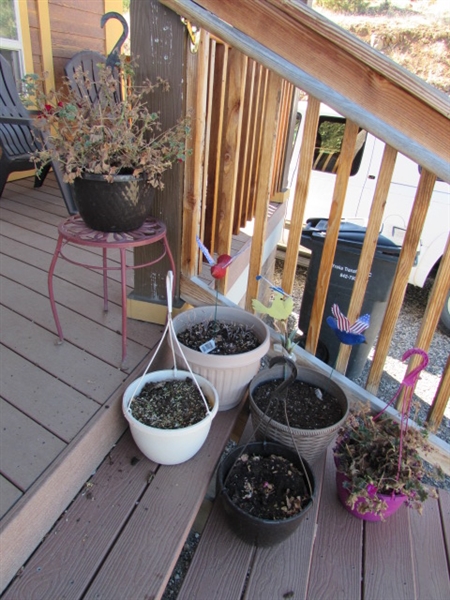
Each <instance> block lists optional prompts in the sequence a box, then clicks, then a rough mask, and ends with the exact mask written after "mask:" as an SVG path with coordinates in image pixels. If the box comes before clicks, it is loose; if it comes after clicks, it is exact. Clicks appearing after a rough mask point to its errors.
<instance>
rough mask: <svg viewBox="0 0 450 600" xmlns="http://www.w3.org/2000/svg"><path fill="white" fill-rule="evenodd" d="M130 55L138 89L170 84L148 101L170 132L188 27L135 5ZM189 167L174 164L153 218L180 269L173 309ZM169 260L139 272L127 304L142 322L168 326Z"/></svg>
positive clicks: (152, 2)
mask: <svg viewBox="0 0 450 600" xmlns="http://www.w3.org/2000/svg"><path fill="white" fill-rule="evenodd" d="M130 33H131V52H132V55H133V56H134V57H136V58H137V61H138V69H137V84H139V82H142V81H143V80H144V79H146V78H148V79H150V80H151V81H152V82H153V81H156V79H157V77H158V76H160V77H162V78H163V79H166V80H168V81H169V84H170V91H169V92H160V91H159V90H158V91H156V92H155V93H153V94H151V95H150V97H149V105H150V107H151V109H152V110H154V111H158V112H159V113H160V120H161V123H162V128H163V129H167V128H169V127H171V126H173V125H175V123H176V122H177V121H178V119H180V118H181V117H182V116H183V114H184V111H185V107H184V106H183V99H184V98H185V64H184V61H185V48H186V36H187V33H186V28H185V26H184V25H183V23H182V22H181V19H180V17H179V16H178V15H177V14H176V13H174V12H173V11H172V10H170V9H168V8H166V7H165V6H163V5H162V4H160V3H159V2H158V1H157V0H147V1H146V2H131V8H130ZM183 177H184V165H183V164H175V165H173V167H172V169H169V170H168V171H166V172H165V173H164V175H163V181H164V190H162V191H160V190H156V193H155V200H154V210H153V216H155V217H156V218H158V219H160V220H162V221H164V222H165V224H166V226H167V231H168V240H169V244H170V247H171V250H172V254H173V256H174V259H175V265H176V270H177V278H176V279H177V283H176V297H175V302H174V307H176V306H177V305H178V304H180V300H179V296H178V290H179V273H180V266H181V232H182V213H183ZM159 254H160V248H153V246H148V247H146V248H143V249H140V248H139V249H136V250H135V254H134V257H135V263H143V262H149V261H150V260H153V259H154V258H156V257H157V256H158V255H159ZM168 268H169V264H168V262H167V261H166V260H162V261H161V262H159V263H157V264H155V265H153V266H151V267H148V268H143V269H139V270H137V271H135V277H134V291H133V293H132V294H131V296H130V299H129V300H128V305H127V306H128V316H130V317H132V318H136V319H140V320H143V321H151V322H156V323H163V322H164V321H165V318H166V312H167V311H166V274H167V270H168Z"/></svg>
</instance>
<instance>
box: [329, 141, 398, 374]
mask: <svg viewBox="0 0 450 600" xmlns="http://www.w3.org/2000/svg"><path fill="white" fill-rule="evenodd" d="M396 158H397V151H396V150H394V148H392V146H386V147H385V150H384V154H383V159H382V162H381V167H380V174H379V176H378V183H377V187H376V189H375V194H374V197H373V202H372V207H371V209H370V216H369V223H368V226H367V230H366V234H365V236H364V244H363V247H362V250H361V257H360V259H359V263H358V270H357V272H356V278H355V283H354V285H353V292H352V297H351V300H350V306H349V307H348V311H347V317H348V319H349V320H350V323H354V322H355V321H356V319H357V318H358V317H359V316H360V315H361V308H362V305H363V302H364V296H365V294H366V289H367V284H368V283H369V277H370V269H371V267H372V263H373V258H374V256H375V252H376V249H377V244H378V236H379V232H380V229H381V224H382V221H383V213H384V207H385V206H386V200H387V196H388V193H389V186H390V185H391V179H392V174H393V173H394V166H395V160H396ZM351 350H352V346H348V345H346V344H341V346H340V349H339V355H338V357H337V360H336V369H337V370H338V371H339V372H340V373H344V374H345V371H346V370H347V365H348V361H349V359H350V353H351Z"/></svg>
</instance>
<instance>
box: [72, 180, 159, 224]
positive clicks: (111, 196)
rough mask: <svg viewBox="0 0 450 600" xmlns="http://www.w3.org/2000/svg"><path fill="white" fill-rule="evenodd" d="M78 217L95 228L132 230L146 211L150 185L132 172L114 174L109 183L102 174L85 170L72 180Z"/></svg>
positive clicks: (149, 203) (151, 196)
mask: <svg viewBox="0 0 450 600" xmlns="http://www.w3.org/2000/svg"><path fill="white" fill-rule="evenodd" d="M73 190H74V197H75V203H76V205H77V208H78V211H79V213H80V216H81V218H82V219H83V221H84V222H85V223H86V225H87V226H88V227H90V228H91V229H95V230H97V231H132V230H133V229H138V228H139V227H140V226H141V225H142V224H143V223H144V221H145V219H146V218H147V217H148V216H149V215H150V212H151V209H152V201H153V197H154V191H155V190H154V188H153V187H152V186H151V185H149V184H148V183H146V182H145V181H144V179H142V178H137V177H133V176H132V175H115V176H114V182H113V183H109V182H108V181H106V180H105V179H104V177H103V175H94V174H91V173H85V174H84V176H83V177H77V178H76V179H75V181H74V183H73Z"/></svg>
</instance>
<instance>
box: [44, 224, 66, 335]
mask: <svg viewBox="0 0 450 600" xmlns="http://www.w3.org/2000/svg"><path fill="white" fill-rule="evenodd" d="M62 243H63V236H62V235H61V234H60V235H59V236H58V242H57V244H56V248H55V253H54V255H53V258H52V262H51V264H50V269H49V271H48V295H49V297H50V306H51V308H52V313H53V319H54V320H55V325H56V330H57V332H58V336H59V343H60V344H62V342H63V341H64V336H63V332H62V327H61V323H60V320H59V316H58V311H57V310H56V302H55V294H54V290H53V274H54V272H55V267H56V262H57V260H58V258H59V254H60V252H61V247H62Z"/></svg>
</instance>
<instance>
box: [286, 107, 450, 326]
mask: <svg viewBox="0 0 450 600" xmlns="http://www.w3.org/2000/svg"><path fill="white" fill-rule="evenodd" d="M305 111H306V102H299V104H298V121H299V130H298V135H297V138H296V142H295V148H294V154H293V160H292V165H291V171H290V182H289V183H290V189H291V190H292V189H294V188H295V180H296V176H297V167H298V157H299V148H300V143H301V136H302V133H303V123H304V116H305ZM344 127H345V118H344V117H342V116H341V115H339V114H338V113H336V112H334V111H333V109H331V108H329V107H328V106H326V105H323V104H322V105H321V110H320V117H319V127H318V131H317V137H316V150H315V153H314V163H313V172H312V174H311V181H310V188H309V194H308V201H307V205H306V210H305V221H306V220H307V219H309V218H316V217H321V218H328V215H329V212H330V207H331V200H332V196H333V190H334V185H335V180H336V177H335V170H336V159H337V158H338V156H339V152H340V144H341V142H342V136H343V132H344ZM384 146H385V144H384V142H382V141H381V140H378V139H377V138H375V137H374V136H373V135H371V134H370V133H367V132H366V131H364V130H361V131H360V133H359V134H358V141H357V146H356V154H355V158H354V160H353V165H352V170H351V176H350V179H349V184H348V190H347V196H346V200H345V206H344V212H343V219H346V220H350V221H353V222H356V223H358V224H360V225H366V224H367V219H368V216H369V212H370V207H371V203H372V199H373V194H374V191H375V186H376V184H377V178H378V173H379V170H380V165H381V159H382V156H383V151H384ZM419 177H420V168H419V166H418V165H417V164H416V163H414V162H413V161H411V160H410V159H409V158H407V157H406V156H404V155H402V154H398V155H397V160H396V164H395V169H394V174H393V177H392V183H391V186H390V189H389V195H388V199H387V203H386V208H385V211H384V216H383V224H382V229H381V232H380V233H382V234H383V236H385V237H387V238H389V239H391V240H392V241H393V242H395V243H396V244H397V245H401V244H402V241H403V239H404V235H405V232H406V228H407V225H408V220H409V217H410V213H411V209H412V205H413V201H414V196H415V193H416V188H417V184H418V182H419ZM449 178H450V164H449ZM292 197H293V194H292V195H291V198H290V201H289V203H288V207H287V219H288V220H289V219H290V214H291V211H292V207H291V206H290V205H291V202H292ZM449 231H450V185H449V184H448V183H446V182H444V181H442V180H438V181H436V184H435V187H434V191H433V196H432V199H431V203H430V208H429V211H428V214H427V218H426V222H425V226H424V228H423V231H422V236H421V240H420V246H419V248H418V252H417V257H416V261H415V264H414V267H413V269H412V271H411V274H410V277H409V283H411V284H412V285H416V286H420V287H423V286H424V284H425V282H426V280H427V279H428V277H429V276H432V275H433V274H434V273H435V272H436V269H437V267H438V266H439V262H440V260H441V258H442V255H443V252H444V249H445V244H446V242H447V237H448V234H449ZM449 287H450V274H449ZM440 324H441V325H442V327H443V328H444V329H445V330H446V331H447V332H450V291H449V294H448V296H447V302H446V304H445V306H444V310H443V312H442V315H441V323H440Z"/></svg>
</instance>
